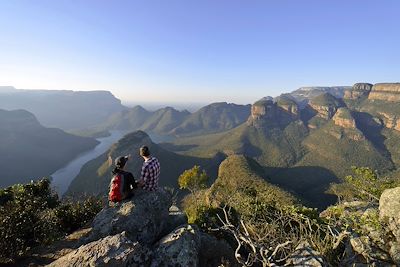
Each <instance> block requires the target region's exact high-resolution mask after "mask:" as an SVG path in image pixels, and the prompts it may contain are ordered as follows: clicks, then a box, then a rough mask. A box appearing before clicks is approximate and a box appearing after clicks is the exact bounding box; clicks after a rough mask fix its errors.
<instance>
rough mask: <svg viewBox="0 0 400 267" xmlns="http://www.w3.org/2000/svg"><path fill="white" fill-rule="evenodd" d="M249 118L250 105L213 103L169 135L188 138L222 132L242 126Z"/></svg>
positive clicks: (191, 116)
mask: <svg viewBox="0 0 400 267" xmlns="http://www.w3.org/2000/svg"><path fill="white" fill-rule="evenodd" d="M249 116H250V105H236V104H228V103H225V102H221V103H213V104H210V105H207V106H205V107H203V108H201V109H200V110H198V111H196V112H195V113H193V114H191V115H190V116H188V117H187V118H186V119H185V120H184V121H183V123H182V124H181V125H179V126H178V127H176V128H175V129H174V130H173V131H172V132H171V133H172V134H176V135H179V136H190V135H200V134H206V133H216V132H222V131H226V130H229V129H232V128H235V127H236V126H238V125H240V124H242V123H243V122H245V121H246V120H247V118H248V117H249Z"/></svg>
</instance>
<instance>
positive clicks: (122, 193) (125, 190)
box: [108, 155, 137, 203]
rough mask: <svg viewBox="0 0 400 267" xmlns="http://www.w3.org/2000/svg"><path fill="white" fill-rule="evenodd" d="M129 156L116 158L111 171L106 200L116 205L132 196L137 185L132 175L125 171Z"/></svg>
mask: <svg viewBox="0 0 400 267" xmlns="http://www.w3.org/2000/svg"><path fill="white" fill-rule="evenodd" d="M130 158H131V155H128V156H123V157H118V158H116V159H115V168H114V169H113V171H112V175H113V177H112V179H111V182H110V192H109V194H108V199H109V200H110V202H113V203H118V202H121V201H122V200H125V199H128V198H130V197H132V196H133V190H134V189H135V188H137V184H136V181H135V178H134V177H133V174H132V173H130V172H127V171H125V167H126V163H127V162H128V160H129V159H130Z"/></svg>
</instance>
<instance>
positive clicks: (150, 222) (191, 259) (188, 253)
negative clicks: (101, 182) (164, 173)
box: [48, 190, 237, 267]
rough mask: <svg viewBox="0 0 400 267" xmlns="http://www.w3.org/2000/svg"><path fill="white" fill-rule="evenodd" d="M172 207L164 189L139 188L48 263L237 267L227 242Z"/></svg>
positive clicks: (103, 212)
mask: <svg viewBox="0 0 400 267" xmlns="http://www.w3.org/2000/svg"><path fill="white" fill-rule="evenodd" d="M170 207H171V196H170V195H169V194H168V193H167V192H165V191H163V190H159V191H158V192H146V191H138V192H137V193H136V194H135V196H134V197H133V198H132V199H130V200H128V201H125V202H122V203H120V204H118V205H116V206H113V207H105V208H104V209H103V210H102V211H100V212H99V213H98V214H97V216H96V217H95V219H94V220H93V223H92V228H91V230H90V232H89V233H88V234H87V235H86V236H85V237H82V238H81V239H80V240H79V242H80V245H79V246H77V247H76V249H73V250H72V251H69V253H67V254H66V255H60V257H58V258H56V259H55V261H53V262H51V263H50V264H49V265H48V266H53V267H54V266H60V267H61V266H62V267H69V266H71V267H72V266H117V267H118V266H148V267H153V266H154V267H155V266H176V267H184V266H194V267H196V266H219V265H220V264H221V263H222V262H225V263H226V262H229V266H237V264H236V261H235V258H234V252H233V249H232V248H231V247H230V246H229V245H228V244H227V243H226V241H224V240H220V239H217V238H216V237H214V236H211V235H208V234H206V233H204V232H202V231H201V230H200V229H199V228H198V227H197V226H195V225H189V224H187V218H186V216H185V215H184V214H183V213H182V212H176V211H175V212H169V209H170ZM53 260H54V259H53Z"/></svg>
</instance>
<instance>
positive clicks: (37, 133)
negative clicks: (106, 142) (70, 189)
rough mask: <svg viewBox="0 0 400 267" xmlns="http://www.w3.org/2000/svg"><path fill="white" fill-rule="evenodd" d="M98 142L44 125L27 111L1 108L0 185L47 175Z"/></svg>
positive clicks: (22, 181) (3, 185)
mask: <svg viewBox="0 0 400 267" xmlns="http://www.w3.org/2000/svg"><path fill="white" fill-rule="evenodd" d="M97 144H98V141H96V140H95V139H93V138H88V137H80V136H75V135H71V134H68V133H66V132H64V131H62V130H60V129H56V128H46V127H43V126H42V125H41V124H40V123H39V122H38V120H37V119H36V117H35V116H34V115H33V114H32V113H30V112H28V111H25V110H14V111H6V110H2V109H0V151H1V153H0V170H1V179H0V187H6V186H9V185H12V184H16V183H24V182H28V181H30V180H36V179H38V178H41V177H44V176H48V175H50V174H51V173H53V172H55V171H56V170H58V169H59V168H61V167H63V166H64V165H66V164H67V163H68V162H69V161H71V160H72V159H73V158H75V157H76V156H77V155H78V154H80V153H82V152H84V151H86V150H88V149H90V148H93V147H95V146H96V145H97Z"/></svg>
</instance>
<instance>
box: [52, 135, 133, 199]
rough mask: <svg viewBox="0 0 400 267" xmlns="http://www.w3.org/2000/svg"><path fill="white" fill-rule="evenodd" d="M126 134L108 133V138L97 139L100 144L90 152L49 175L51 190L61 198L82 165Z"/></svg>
mask: <svg viewBox="0 0 400 267" xmlns="http://www.w3.org/2000/svg"><path fill="white" fill-rule="evenodd" d="M125 133H126V132H123V131H110V134H111V135H110V136H107V137H102V138H97V141H99V142H100V143H99V144H98V145H97V146H96V147H95V148H93V149H92V150H89V151H86V152H84V153H82V154H80V155H78V156H77V157H76V158H75V159H73V160H72V161H70V162H69V163H68V164H67V165H66V166H65V167H63V168H61V169H59V170H57V171H56V172H55V173H53V174H52V175H51V177H52V182H51V183H52V185H53V188H54V189H55V190H56V191H57V193H58V195H59V196H60V197H61V196H62V195H63V194H64V193H65V192H66V191H67V189H68V186H69V185H70V183H71V182H72V180H73V179H74V178H75V177H76V176H77V175H78V173H79V172H80V170H81V168H82V166H83V165H85V163H86V162H88V161H90V160H92V159H94V158H96V157H98V156H100V155H101V154H103V153H104V152H106V151H107V150H108V149H109V148H110V146H111V145H112V144H113V143H115V142H117V141H118V140H119V139H121V138H122V137H123V136H124V134H125Z"/></svg>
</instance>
